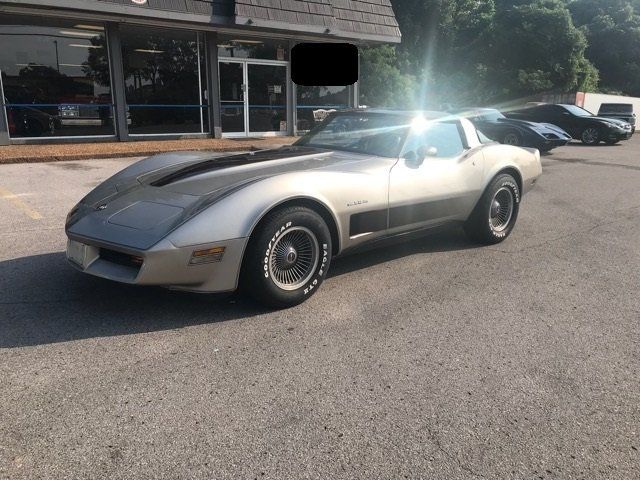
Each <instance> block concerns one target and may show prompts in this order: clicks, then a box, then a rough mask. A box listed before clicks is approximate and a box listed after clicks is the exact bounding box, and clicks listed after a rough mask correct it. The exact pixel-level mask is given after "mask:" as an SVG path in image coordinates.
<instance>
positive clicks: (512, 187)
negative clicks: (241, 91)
mask: <svg viewBox="0 0 640 480" xmlns="http://www.w3.org/2000/svg"><path fill="white" fill-rule="evenodd" d="M483 140H485V139H484V138H483V137H482V136H481V135H479V134H478V132H477V130H476V128H475V127H474V126H473V124H472V123H471V122H469V121H468V120H466V119H465V118H461V117H457V116H449V115H446V114H439V113H433V112H397V111H382V110H351V111H345V112H335V113H332V114H330V115H329V116H328V117H327V119H325V120H324V121H323V122H322V123H321V124H320V125H319V126H318V127H316V128H315V129H313V130H311V131H310V132H309V133H308V134H306V135H305V136H304V137H302V138H300V139H299V140H298V141H297V142H296V143H294V144H293V145H291V146H286V147H282V148H278V149H272V150H262V151H255V152H249V153H242V154H233V155H220V154H213V153H207V152H195V153H194V152H184V153H168V154H161V155H156V156H153V157H150V158H147V159H144V160H141V161H139V162H137V163H134V164H132V165H131V166H129V167H127V168H125V169H124V170H122V171H121V172H119V173H117V174H115V175H114V176H113V177H111V178H109V179H107V180H106V181H104V182H103V183H102V184H100V185H99V186H98V187H96V188H95V189H94V190H93V191H91V192H90V193H89V194H88V195H87V196H86V197H84V198H83V199H82V200H81V201H80V202H79V203H78V204H77V205H76V206H75V207H74V208H73V209H72V210H71V211H70V212H69V214H68V216H67V220H66V227H65V230H66V234H67V237H68V242H67V258H68V260H69V262H70V264H71V265H73V266H74V267H75V268H76V269H78V270H80V271H81V272H84V273H87V274H91V275H95V276H98V277H103V278H107V279H110V280H114V281H118V282H124V283H130V284H136V285H158V286H163V287H168V288H171V289H177V290H186V291H195V292H230V291H234V290H236V289H238V288H241V289H243V290H244V291H246V292H247V293H249V294H250V295H251V296H253V297H254V298H255V299H256V300H258V301H260V302H262V303H265V304H267V305H270V306H273V307H276V308H285V307H290V306H293V305H296V304H299V303H301V302H303V301H304V300H306V299H307V298H309V297H310V296H311V295H313V294H314V293H315V292H316V291H317V290H318V288H319V287H320V285H321V284H322V282H323V280H324V279H325V278H326V276H327V272H328V271H329V267H330V265H331V261H332V259H333V258H334V257H335V256H336V255H342V254H344V253H346V252H350V251H352V250H353V249H356V248H359V247H360V246H362V245H364V244H367V243H370V242H376V241H379V240H381V239H383V238H388V237H393V236H398V235H402V234H405V233H407V232H418V233H419V232H422V231H428V230H430V229H433V228H434V227H439V226H443V225H462V226H463V227H464V231H465V232H466V233H467V235H468V236H469V237H471V238H472V239H473V240H475V241H477V242H480V243H484V244H494V243H498V242H502V241H503V240H505V239H506V238H507V237H508V236H509V234H510V233H511V232H512V230H513V228H514V225H515V223H516V219H517V217H518V212H519V208H520V203H521V200H522V196H523V195H524V194H526V193H527V192H528V191H529V190H530V189H531V188H532V187H533V185H534V183H535V182H536V180H537V179H538V177H539V176H540V175H541V173H542V168H541V164H540V153H539V152H538V150H535V149H525V148H519V147H514V146H511V145H500V144H497V143H494V142H486V140H485V143H483Z"/></svg>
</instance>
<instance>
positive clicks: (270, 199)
mask: <svg viewBox="0 0 640 480" xmlns="http://www.w3.org/2000/svg"><path fill="white" fill-rule="evenodd" d="M314 175H315V177H313V178H312V177H311V176H309V175H305V174H301V173H297V174H287V175H283V176H275V177H270V178H267V179H264V180H261V181H259V182H256V183H252V184H250V185H248V186H246V187H245V188H243V189H241V190H239V191H237V192H234V193H232V194H231V195H228V196H226V197H224V198H222V199H221V200H219V201H218V202H216V203H214V204H213V205H211V206H210V207H208V208H206V209H205V210H203V211H202V212H200V213H198V214H197V215H195V216H194V217H193V218H191V219H190V220H189V221H187V222H186V223H185V224H183V225H182V226H180V227H179V228H177V229H176V230H175V231H173V232H172V233H171V234H170V235H169V236H168V240H169V241H171V243H172V244H174V245H175V246H176V247H182V246H187V245H198V244H205V243H210V242H212V241H221V240H227V239H236V238H245V237H249V236H250V235H251V233H252V232H253V229H254V228H255V226H256V225H257V224H258V222H259V221H260V220H261V219H262V218H263V217H264V215H266V214H267V213H268V212H269V211H271V210H272V209H273V208H275V207H277V206H278V205H280V204H282V203H284V202H287V201H289V200H293V199H297V198H304V199H308V200H312V201H315V202H318V203H320V204H321V205H323V206H324V207H325V208H326V209H327V210H328V211H329V212H330V213H331V215H332V216H333V218H334V221H335V224H336V226H337V228H338V236H339V238H341V235H342V231H341V225H340V223H339V222H338V221H337V215H336V209H335V206H334V205H333V204H332V202H331V200H330V199H329V198H327V196H325V195H324V194H323V193H322V192H321V189H320V188H318V186H319V185H318V184H319V183H322V182H320V181H319V180H321V178H320V177H322V176H323V174H322V172H315V174H314Z"/></svg>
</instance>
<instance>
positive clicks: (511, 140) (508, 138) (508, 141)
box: [502, 132, 522, 147]
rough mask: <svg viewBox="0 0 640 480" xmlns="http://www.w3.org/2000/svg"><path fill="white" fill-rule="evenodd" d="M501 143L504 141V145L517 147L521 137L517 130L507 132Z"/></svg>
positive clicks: (520, 143) (520, 142)
mask: <svg viewBox="0 0 640 480" xmlns="http://www.w3.org/2000/svg"><path fill="white" fill-rule="evenodd" d="M502 143H504V144H505V145H514V146H516V147H519V146H520V145H522V137H521V136H520V134H519V133H518V132H509V133H507V134H506V135H505V136H504V138H503V139H502Z"/></svg>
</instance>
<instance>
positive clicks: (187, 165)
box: [66, 146, 390, 250]
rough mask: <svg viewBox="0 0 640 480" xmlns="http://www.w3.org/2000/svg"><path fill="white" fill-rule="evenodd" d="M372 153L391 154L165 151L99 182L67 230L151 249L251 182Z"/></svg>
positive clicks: (335, 165) (341, 165) (340, 166)
mask: <svg viewBox="0 0 640 480" xmlns="http://www.w3.org/2000/svg"><path fill="white" fill-rule="evenodd" d="M372 158H374V159H375V158H378V159H380V161H382V162H384V161H386V162H387V163H388V162H389V161H390V159H382V158H381V157H370V156H366V155H360V154H352V153H347V152H338V151H332V150H326V149H317V148H313V147H297V146H291V147H283V148H279V149H274V150H262V151H257V152H250V153H242V154H232V155H219V154H211V153H199V152H195V153H194V152H185V153H173V154H163V155H158V156H155V157H150V158H148V159H145V160H142V161H140V162H137V163H135V164H133V165H131V166H130V167H128V168H126V169H124V170H123V171H122V172H119V173H118V174H116V175H114V176H113V177H111V178H109V179H108V180H106V181H105V182H104V183H102V184H101V185H99V186H98V187H96V188H95V189H94V190H93V191H92V192H90V193H89V194H88V195H87V196H86V197H85V198H83V199H82V200H81V202H80V203H79V204H78V205H77V206H76V207H75V208H74V209H73V210H72V211H71V212H70V214H69V217H68V219H67V225H66V230H67V234H68V235H69V236H70V237H74V236H77V237H79V238H90V239H95V240H99V241H101V242H104V243H107V244H117V245H120V246H125V247H130V248H133V249H141V250H146V249H148V248H150V247H152V246H153V245H155V244H156V243H157V242H158V241H160V240H161V239H162V238H164V237H165V236H166V235H167V234H168V233H169V232H171V231H172V230H174V229H175V228H176V227H178V226H179V225H181V224H182V223H184V222H185V221H187V220H188V219H190V218H192V217H193V216H195V215H196V214H197V213H199V212H201V211H203V210H204V209H206V208H207V207H209V206H210V205H212V204H214V203H215V202H217V201H218V200H220V199H222V198H223V197H225V196H228V195H230V194H232V193H233V192H235V191H237V190H239V189H241V188H243V187H244V186H247V185H249V184H252V183H254V182H258V181H260V180H263V179H266V178H269V177H272V176H275V175H282V174H286V173H289V172H299V171H306V170H314V169H331V170H333V169H336V170H344V169H347V170H348V169H350V168H351V169H352V168H353V165H354V164H358V163H360V162H364V161H370V160H371V159H372ZM374 163H375V162H374ZM356 168H357V167H356Z"/></svg>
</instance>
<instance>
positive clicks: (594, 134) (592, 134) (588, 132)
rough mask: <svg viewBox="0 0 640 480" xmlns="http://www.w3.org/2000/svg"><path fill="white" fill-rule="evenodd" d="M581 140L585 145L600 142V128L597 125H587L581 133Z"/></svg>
mask: <svg viewBox="0 0 640 480" xmlns="http://www.w3.org/2000/svg"><path fill="white" fill-rule="evenodd" d="M580 140H582V143H584V144H585V145H597V144H599V143H600V130H598V129H597V128H596V127H587V128H585V129H584V130H583V131H582V133H581V134H580Z"/></svg>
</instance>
